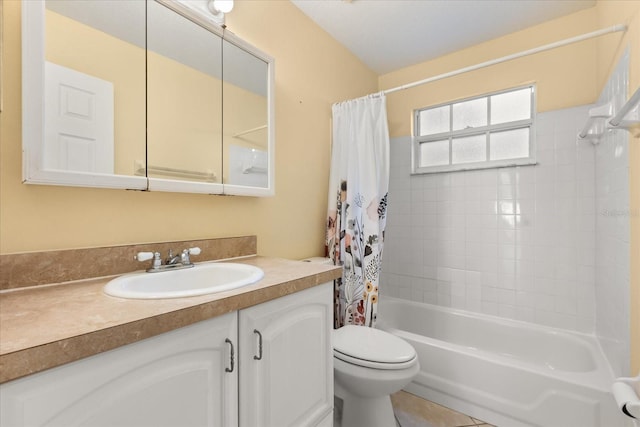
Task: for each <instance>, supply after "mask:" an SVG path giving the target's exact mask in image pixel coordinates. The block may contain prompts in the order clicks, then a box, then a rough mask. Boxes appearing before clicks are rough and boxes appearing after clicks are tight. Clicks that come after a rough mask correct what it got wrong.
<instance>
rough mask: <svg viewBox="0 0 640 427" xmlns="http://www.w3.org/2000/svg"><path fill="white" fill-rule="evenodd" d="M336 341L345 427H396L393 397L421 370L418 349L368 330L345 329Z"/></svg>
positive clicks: (335, 366)
mask: <svg viewBox="0 0 640 427" xmlns="http://www.w3.org/2000/svg"><path fill="white" fill-rule="evenodd" d="M332 338H333V370H334V393H335V395H336V396H337V397H339V398H340V399H342V401H343V406H342V417H341V424H342V427H395V425H396V423H395V417H394V415H393V408H392V407H391V398H390V397H389V396H390V395H391V394H392V393H395V392H396V391H398V390H400V389H402V387H404V386H405V385H407V384H409V383H410V382H411V380H412V379H413V378H414V377H415V376H416V374H417V373H418V371H419V370H420V365H419V363H418V357H417V355H416V351H415V349H414V348H413V347H412V346H411V345H410V344H409V343H407V342H406V341H404V340H402V339H401V338H398V337H396V336H395V335H392V334H390V333H388V332H385V331H381V330H378V329H374V328H368V327H364V326H355V325H347V326H343V327H342V328H340V329H335V330H334V331H333V337H332Z"/></svg>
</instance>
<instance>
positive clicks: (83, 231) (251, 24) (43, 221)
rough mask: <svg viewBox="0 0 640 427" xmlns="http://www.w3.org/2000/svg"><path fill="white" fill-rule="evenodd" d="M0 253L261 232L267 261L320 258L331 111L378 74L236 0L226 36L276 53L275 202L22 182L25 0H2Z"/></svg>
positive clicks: (365, 89)
mask: <svg viewBox="0 0 640 427" xmlns="http://www.w3.org/2000/svg"><path fill="white" fill-rule="evenodd" d="M3 6H4V20H3V23H2V24H3V26H2V28H3V29H2V31H3V33H4V34H3V35H4V47H3V62H4V63H3V65H4V70H3V76H2V78H3V81H2V96H3V98H4V99H3V101H4V108H3V111H2V113H0V139H1V142H0V162H1V163H0V166H1V167H0V253H3V254H6V253H14V252H25V251H39V250H48V249H67V248H80V247H93V246H109V245H117V244H126V243H135V242H154V241H168V240H183V239H192V238H207V237H227V236H238V235H247V234H256V235H257V236H258V251H259V253H261V254H265V255H270V256H281V257H287V258H302V257H307V256H312V255H321V254H322V253H323V250H324V224H325V215H326V212H325V210H326V203H327V185H328V175H329V147H330V115H331V104H332V103H333V102H336V101H341V100H344V99H349V98H354V97H358V96H362V95H365V94H367V93H371V92H374V91H375V90H376V89H377V76H376V75H375V73H373V72H372V71H370V70H369V69H368V68H367V67H366V66H364V65H363V64H362V63H361V62H360V61H359V60H358V59H357V58H355V57H354V56H353V55H352V54H351V53H349V52H348V51H347V49H346V48H344V47H343V46H341V45H339V44H338V43H337V42H336V41H335V40H334V39H333V38H331V37H330V36H329V35H328V34H327V33H325V32H324V31H322V30H321V29H319V27H317V26H316V25H315V24H313V23H312V22H311V21H310V20H309V19H308V18H307V17H306V16H305V15H304V14H302V12H300V11H299V10H298V9H297V8H296V7H295V6H293V5H292V4H291V3H289V2H283V1H282V2H281V1H278V2H263V1H242V2H236V7H235V9H234V10H233V12H232V13H230V14H229V15H228V16H227V25H228V28H229V30H231V31H233V32H234V33H235V34H237V35H238V36H240V37H242V38H244V39H246V40H247V41H249V42H250V43H252V44H254V45H255V46H256V47H258V48H259V49H261V50H263V51H265V52H267V53H269V54H270V55H271V56H273V57H275V58H276V144H277V155H276V167H277V174H276V196H275V197H272V198H252V197H221V196H206V195H194V194H179V193H160V192H155V193H154V192H137V191H124V190H103V189H90V188H65V187H52V186H35V185H25V184H22V183H21V144H22V141H21V118H20V117H21V115H20V111H21V92H20V91H21V85H20V75H21V67H20V58H21V53H20V2H19V1H17V0H3Z"/></svg>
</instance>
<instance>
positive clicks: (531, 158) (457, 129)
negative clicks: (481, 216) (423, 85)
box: [412, 85, 535, 173]
mask: <svg viewBox="0 0 640 427" xmlns="http://www.w3.org/2000/svg"><path fill="white" fill-rule="evenodd" d="M534 124H535V86H533V85H530V86H526V87H520V88H516V89H509V90H505V91H501V92H495V93H491V94H488V95H483V96H479V97H475V98H469V99H464V100H460V101H456V102H451V103H448V104H442V105H437V106H434V107H428V108H422V109H419V110H416V111H415V112H414V138H413V142H412V145H413V147H412V150H413V153H412V155H413V173H430V172H446V171H456V170H467V169H484V168H491V167H504V166H514V165H529V164H535V147H534Z"/></svg>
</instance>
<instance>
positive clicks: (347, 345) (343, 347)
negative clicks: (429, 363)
mask: <svg viewBox="0 0 640 427" xmlns="http://www.w3.org/2000/svg"><path fill="white" fill-rule="evenodd" d="M333 350H334V354H336V356H338V357H339V356H340V354H342V355H345V356H348V358H349V359H359V360H363V361H368V362H374V363H389V364H396V363H398V364H404V363H406V362H409V361H412V360H413V359H415V357H416V351H415V349H414V348H413V347H412V346H411V345H410V344H409V343H407V342H406V341H404V340H403V339H401V338H398V337H396V336H395V335H392V334H390V333H389V332H385V331H381V330H379V329H374V328H368V327H365V326H355V325H346V326H343V327H342V328H340V329H335V330H334V331H333Z"/></svg>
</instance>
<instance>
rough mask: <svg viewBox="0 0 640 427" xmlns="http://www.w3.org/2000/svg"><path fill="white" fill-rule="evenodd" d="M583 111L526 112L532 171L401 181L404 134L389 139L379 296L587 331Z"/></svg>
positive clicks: (588, 175) (592, 246) (589, 262)
mask: <svg viewBox="0 0 640 427" xmlns="http://www.w3.org/2000/svg"><path fill="white" fill-rule="evenodd" d="M589 107H590V106H584V107H576V108H570V109H566V110H559V111H553V112H548V113H542V114H539V115H538V117H537V123H538V124H537V159H538V162H539V164H538V165H536V166H523V167H512V168H502V169H487V170H480V171H469V172H451V173H440V174H428V175H415V176H411V175H410V163H411V160H410V158H411V156H410V138H409V137H401V138H395V139H392V141H391V175H390V190H389V215H388V220H387V231H386V234H385V253H384V257H383V268H382V279H383V280H384V282H383V283H384V285H383V287H382V288H381V293H383V294H384V293H385V292H386V293H388V294H389V295H392V296H398V297H401V298H407V299H411V300H414V301H423V302H428V303H432V304H439V305H444V306H450V307H454V308H461V309H466V310H470V311H476V312H483V313H488V314H492V315H497V316H502V317H508V318H514V319H519V320H524V321H528V322H534V323H539V324H543V325H549V326H554V327H560V328H565V329H573V330H579V331H586V332H593V331H594V325H595V315H596V309H595V256H596V239H595V227H596V225H595V224H596V212H595V172H594V171H595V166H594V161H595V156H594V147H593V145H591V144H590V143H585V142H578V141H577V138H576V135H577V133H578V132H579V130H580V129H581V127H582V126H583V124H584V121H585V119H586V117H587V111H588V109H589Z"/></svg>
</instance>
